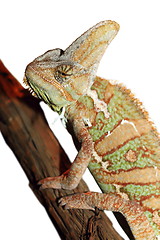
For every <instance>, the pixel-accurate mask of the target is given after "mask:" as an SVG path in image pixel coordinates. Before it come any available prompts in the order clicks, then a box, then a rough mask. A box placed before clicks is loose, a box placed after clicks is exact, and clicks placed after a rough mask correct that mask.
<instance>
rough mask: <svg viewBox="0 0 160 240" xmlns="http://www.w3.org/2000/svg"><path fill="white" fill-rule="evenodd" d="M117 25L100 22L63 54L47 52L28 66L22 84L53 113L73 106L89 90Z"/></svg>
mask: <svg viewBox="0 0 160 240" xmlns="http://www.w3.org/2000/svg"><path fill="white" fill-rule="evenodd" d="M118 29H119V25H118V24H117V23H116V22H113V21H103V22H100V23H98V24H97V25H95V26H94V27H92V28H91V29H89V30H88V31H87V32H85V33H84V34H83V35H82V36H80V37H79V38H77V39H76V40H75V41H74V42H73V43H72V44H71V45H70V46H69V47H68V48H67V49H66V50H65V51H63V50H61V49H54V50H50V51H48V52H46V53H44V54H43V55H41V56H39V57H38V58H36V59H35V60H34V61H33V62H31V63H30V64H29V65H28V66H27V68H26V71H25V78H24V82H25V83H26V84H27V85H28V86H29V87H30V88H31V89H32V90H33V91H34V93H35V94H36V95H37V96H38V97H39V98H41V99H43V100H44V101H45V102H46V103H47V104H48V105H50V106H51V107H52V108H53V110H55V111H60V110H61V108H62V107H64V106H67V105H69V104H72V103H73V102H74V101H76V100H77V99H78V98H79V97H80V96H82V95H85V94H87V91H88V90H89V89H90V87H91V85H92V83H93V81H94V78H95V76H96V71H97V67H98V64H99V62H100V60H101V58H102V56H103V54H104V52H105V50H106V48H107V46H108V44H109V43H110V42H111V40H112V39H113V38H114V36H115V35H116V34H117V32H118Z"/></svg>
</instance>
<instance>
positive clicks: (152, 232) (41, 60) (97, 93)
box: [24, 21, 160, 240]
mask: <svg viewBox="0 0 160 240" xmlns="http://www.w3.org/2000/svg"><path fill="white" fill-rule="evenodd" d="M118 29H119V25H118V24H117V23H115V22H113V21H103V22H100V23H98V24H97V25H95V26H94V27H92V28H91V29H89V30H88V31H87V32H85V33H84V34H83V35H82V36H80V37H79V38H78V39H77V40H75V41H74V42H73V43H72V44H71V45H70V46H69V47H68V48H67V49H66V50H65V51H63V50H61V49H54V50H50V51H48V52H46V53H45V54H43V55H42V56H40V57H38V58H36V59H35V60H34V61H33V62H32V63H30V64H29V65H28V66H27V68H26V72H25V78H24V81H25V83H26V84H27V85H28V86H29V88H30V89H31V91H33V92H34V94H35V95H37V96H38V97H39V98H40V99H43V100H44V101H45V102H46V103H47V104H48V105H49V106H50V107H51V108H52V109H53V110H54V111H57V112H59V113H60V112H61V110H62V108H65V113H64V116H65V118H66V119H67V120H68V122H69V123H70V124H71V125H72V127H73V130H74V134H75V136H76V137H77V139H78V141H79V142H80V143H81V148H80V151H79V153H78V155H77V157H76V159H75V160H74V162H73V164H72V165H71V168H70V169H69V170H68V171H67V172H65V173H63V174H62V175H61V176H58V177H48V178H46V179H43V180H41V181H40V182H39V183H40V184H41V188H42V189H43V188H58V189H74V188H75V187H76V186H77V185H78V183H79V181H80V179H81V178H82V175H83V173H84V171H85V169H86V168H87V167H89V169H90V171H91V173H92V175H93V176H94V178H95V180H96V182H97V183H98V185H99V186H100V188H101V189H102V192H103V193H95V192H88V193H80V194H75V195H70V196H67V197H64V198H62V199H61V200H60V204H61V205H65V207H66V208H83V209H94V208H95V207H98V208H100V209H106V210H111V211H119V212H121V213H122V214H123V215H124V216H125V217H126V219H127V221H128V222H129V225H130V227H131V229H132V232H133V234H134V236H135V239H137V240H142V239H143V240H146V239H150V240H155V239H158V237H159V236H160V160H159V159H160V140H159V136H158V133H157V131H156V129H155V127H154V126H153V124H152V123H151V122H150V121H149V118H148V114H147V112H146V111H145V110H144V109H143V107H142V105H141V103H140V102H139V101H138V100H137V99H136V98H135V97H134V96H133V94H132V93H131V92H130V91H129V90H128V89H126V88H125V87H124V86H122V85H120V84H116V83H115V84H114V83H112V82H111V81H108V80H106V79H102V78H100V77H97V76H96V70H97V67H98V64H99V62H100V60H101V58H102V55H103V54H104V52H105V50H106V48H107V46H108V44H109V43H110V42H111V40H112V39H113V38H114V36H115V35H116V34H117V32H118Z"/></svg>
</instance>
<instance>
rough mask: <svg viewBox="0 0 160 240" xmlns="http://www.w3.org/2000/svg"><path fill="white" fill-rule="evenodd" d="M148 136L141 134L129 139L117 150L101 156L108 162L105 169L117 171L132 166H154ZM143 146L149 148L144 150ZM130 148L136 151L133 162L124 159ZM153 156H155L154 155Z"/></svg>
mask: <svg viewBox="0 0 160 240" xmlns="http://www.w3.org/2000/svg"><path fill="white" fill-rule="evenodd" d="M150 138H151V136H150V134H146V135H143V136H141V137H140V138H136V139H134V140H131V141H129V142H128V143H126V144H125V145H124V146H122V147H121V148H119V149H118V150H117V151H115V152H113V153H111V154H108V155H106V156H105V157H103V161H109V162H110V165H109V166H108V168H107V169H108V170H110V171H118V170H119V169H123V170H128V169H131V168H134V167H139V168H144V167H147V166H148V167H151V166H154V165H155V163H154V162H153V161H152V159H153V160H154V158H153V155H151V150H153V149H152V146H151V145H148V141H149V139H150ZM145 146H147V147H148V148H149V147H151V149H147V150H148V151H147V152H145V151H144V147H145ZM130 149H131V150H133V151H135V152H136V155H137V160H136V161H135V162H129V161H127V160H126V156H125V155H126V153H127V152H128V151H129V150H130ZM154 157H155V158H156V155H155V156H154Z"/></svg>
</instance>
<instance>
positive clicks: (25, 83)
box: [23, 76, 37, 97]
mask: <svg viewBox="0 0 160 240" xmlns="http://www.w3.org/2000/svg"><path fill="white" fill-rule="evenodd" d="M23 83H24V85H25V86H26V87H27V88H26V89H27V90H28V91H29V92H30V93H31V94H32V96H34V97H37V94H36V93H35V91H34V89H33V88H32V87H31V86H30V85H29V81H28V80H27V78H26V76H24V78H23Z"/></svg>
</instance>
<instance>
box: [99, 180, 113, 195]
mask: <svg viewBox="0 0 160 240" xmlns="http://www.w3.org/2000/svg"><path fill="white" fill-rule="evenodd" d="M98 185H99V187H100V188H101V189H102V191H103V192H104V193H116V187H115V186H113V185H112V184H105V183H100V182H98Z"/></svg>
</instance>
